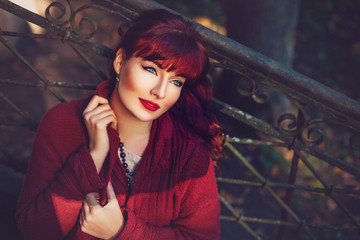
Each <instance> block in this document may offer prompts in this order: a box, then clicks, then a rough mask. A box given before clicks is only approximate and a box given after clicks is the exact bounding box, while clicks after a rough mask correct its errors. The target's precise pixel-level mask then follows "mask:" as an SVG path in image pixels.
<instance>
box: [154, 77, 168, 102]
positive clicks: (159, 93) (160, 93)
mask: <svg viewBox="0 0 360 240" xmlns="http://www.w3.org/2000/svg"><path fill="white" fill-rule="evenodd" d="M166 88H167V80H166V79H165V78H160V79H159V81H158V82H157V84H156V85H155V86H154V87H153V88H152V89H151V94H153V95H155V96H156V97H157V98H160V99H161V98H165V97H166Z"/></svg>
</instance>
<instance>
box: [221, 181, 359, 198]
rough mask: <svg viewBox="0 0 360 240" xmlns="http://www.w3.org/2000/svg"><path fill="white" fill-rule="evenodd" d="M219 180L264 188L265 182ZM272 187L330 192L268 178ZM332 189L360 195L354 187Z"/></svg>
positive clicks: (336, 191) (337, 191) (335, 191)
mask: <svg viewBox="0 0 360 240" xmlns="http://www.w3.org/2000/svg"><path fill="white" fill-rule="evenodd" d="M216 181H217V182H222V183H229V184H237V185H244V186H250V187H259V188H262V187H263V184H262V183H259V182H255V181H249V180H243V179H232V178H223V177H217V178H216ZM267 184H268V185H269V186H270V187H281V188H288V189H294V190H299V191H307V192H313V193H323V194H326V193H328V192H329V190H328V189H325V188H314V187H307V186H302V185H292V184H287V183H279V182H273V181H270V180H268V183H267ZM332 191H333V192H334V193H343V194H349V195H350V194H351V195H355V196H358V195H360V191H356V190H352V189H346V188H336V187H333V188H332Z"/></svg>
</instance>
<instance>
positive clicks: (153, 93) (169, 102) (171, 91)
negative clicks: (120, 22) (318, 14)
mask: <svg viewBox="0 0 360 240" xmlns="http://www.w3.org/2000/svg"><path fill="white" fill-rule="evenodd" d="M114 69H115V71H116V72H117V74H118V75H119V79H120V81H119V82H118V83H117V84H116V87H115V90H114V91H117V93H118V94H117V98H118V99H117V100H116V102H117V103H118V104H117V105H118V106H116V107H119V108H121V110H122V111H125V112H127V113H130V114H131V115H132V116H133V117H135V118H136V119H138V120H140V121H152V120H155V119H157V118H158V117H160V116H161V115H162V114H163V113H165V112H166V111H168V110H169V109H170V108H171V107H172V106H173V105H174V104H175V103H176V101H177V100H178V99H179V97H180V93H181V89H182V86H183V84H184V83H185V78H184V77H181V76H177V75H176V73H175V72H173V71H170V72H168V71H166V69H163V68H161V65H160V64H159V62H152V61H147V60H144V59H143V58H141V57H131V58H128V59H127V60H123V58H122V54H121V52H119V54H118V56H117V58H116V59H115V61H114ZM113 107H115V106H113ZM119 110H120V109H119Z"/></svg>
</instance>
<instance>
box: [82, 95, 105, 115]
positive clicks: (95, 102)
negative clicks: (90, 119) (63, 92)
mask: <svg viewBox="0 0 360 240" xmlns="http://www.w3.org/2000/svg"><path fill="white" fill-rule="evenodd" d="M106 103H109V101H108V100H107V99H106V98H103V97H100V96H97V95H95V96H93V97H92V98H91V100H90V102H89V104H88V105H87V106H86V108H85V109H84V112H83V114H86V113H87V112H89V111H92V110H94V109H95V108H96V107H97V106H98V105H99V104H106Z"/></svg>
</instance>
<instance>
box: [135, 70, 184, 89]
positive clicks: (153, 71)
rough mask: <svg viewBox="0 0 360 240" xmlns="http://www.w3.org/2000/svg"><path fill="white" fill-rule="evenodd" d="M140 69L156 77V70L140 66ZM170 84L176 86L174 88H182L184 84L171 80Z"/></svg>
mask: <svg viewBox="0 0 360 240" xmlns="http://www.w3.org/2000/svg"><path fill="white" fill-rule="evenodd" d="M142 68H143V69H144V70H146V71H148V72H149V73H152V74H155V75H157V72H156V69H155V68H153V67H145V66H142ZM171 82H172V83H173V84H174V85H175V86H176V87H182V86H183V85H184V84H183V83H182V82H181V81H180V80H171Z"/></svg>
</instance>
